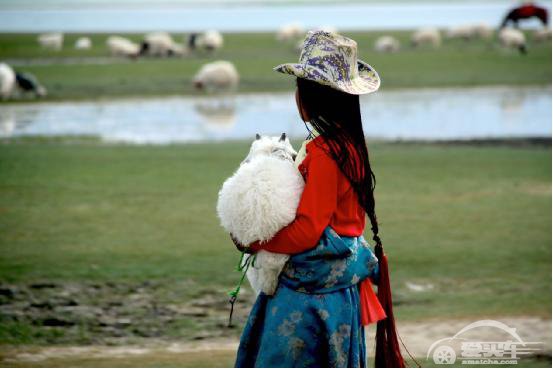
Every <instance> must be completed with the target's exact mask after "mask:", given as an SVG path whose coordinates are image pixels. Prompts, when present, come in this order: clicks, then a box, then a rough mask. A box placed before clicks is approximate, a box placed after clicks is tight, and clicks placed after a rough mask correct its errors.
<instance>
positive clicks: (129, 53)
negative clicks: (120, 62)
mask: <svg viewBox="0 0 553 369" xmlns="http://www.w3.org/2000/svg"><path fill="white" fill-rule="evenodd" d="M106 44H107V46H108V49H109V51H110V53H111V55H113V56H125V57H131V58H134V57H137V56H138V53H139V52H140V46H138V44H137V43H135V42H132V41H131V40H129V39H126V38H124V37H121V36H110V37H108V39H107V41H106Z"/></svg>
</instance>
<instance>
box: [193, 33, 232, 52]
mask: <svg viewBox="0 0 553 369" xmlns="http://www.w3.org/2000/svg"><path fill="white" fill-rule="evenodd" d="M223 43H224V40H223V35H221V33H219V32H218V31H215V30H211V31H206V32H204V33H201V34H196V33H193V34H191V35H190V38H189V40H188V45H189V47H190V48H191V49H192V50H202V51H215V50H218V49H220V48H222V47H223Z"/></svg>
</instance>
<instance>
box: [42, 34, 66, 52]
mask: <svg viewBox="0 0 553 369" xmlns="http://www.w3.org/2000/svg"><path fill="white" fill-rule="evenodd" d="M38 43H39V44H40V46H42V47H43V48H45V49H50V50H56V51H59V50H61V48H62V47H63V33H59V32H56V33H43V34H41V35H39V36H38Z"/></svg>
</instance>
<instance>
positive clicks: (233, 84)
mask: <svg viewBox="0 0 553 369" xmlns="http://www.w3.org/2000/svg"><path fill="white" fill-rule="evenodd" d="M239 81H240V76H239V75H238V71H237V70H236V68H235V67H234V64H232V63H231V62H228V61H224V60H219V61H215V62H212V63H208V64H205V65H203V66H202V68H201V69H200V70H199V71H198V73H196V75H195V76H194V79H193V81H192V83H193V84H194V87H196V88H197V89H198V90H205V91H207V92H208V93H228V92H232V91H234V90H236V88H237V87H238V82H239Z"/></svg>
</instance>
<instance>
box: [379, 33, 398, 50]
mask: <svg viewBox="0 0 553 369" xmlns="http://www.w3.org/2000/svg"><path fill="white" fill-rule="evenodd" d="M399 48H400V44H399V40H398V39H397V38H395V37H393V36H381V37H379V38H378V39H376V41H375V43H374V50H375V51H377V52H380V53H395V52H398V51H399Z"/></svg>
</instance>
